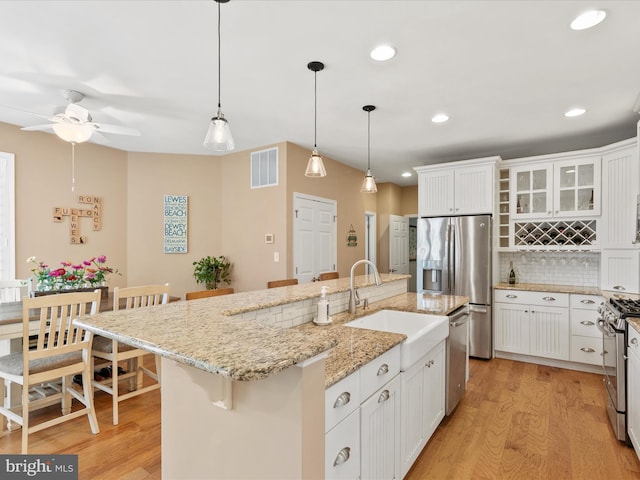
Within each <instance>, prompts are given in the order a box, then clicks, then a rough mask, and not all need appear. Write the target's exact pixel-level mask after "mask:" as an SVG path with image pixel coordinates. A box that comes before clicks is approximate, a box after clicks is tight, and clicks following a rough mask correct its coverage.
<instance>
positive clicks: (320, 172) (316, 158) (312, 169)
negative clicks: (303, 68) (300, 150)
mask: <svg viewBox="0 0 640 480" xmlns="http://www.w3.org/2000/svg"><path fill="white" fill-rule="evenodd" d="M307 68H308V69H309V70H311V71H312V72H313V82H314V90H313V91H314V97H313V98H314V103H313V152H312V153H311V156H310V157H309V162H308V163H307V170H306V171H305V172H304V176H305V177H326V176H327V171H326V170H325V168H324V163H323V162H322V157H321V156H320V154H319V153H318V148H317V144H316V138H317V134H318V72H319V71H320V70H322V69H323V68H324V63H322V62H310V63H309V64H308V65H307Z"/></svg>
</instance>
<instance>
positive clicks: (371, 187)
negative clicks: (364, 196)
mask: <svg viewBox="0 0 640 480" xmlns="http://www.w3.org/2000/svg"><path fill="white" fill-rule="evenodd" d="M377 191H378V187H377V186H376V181H375V180H374V179H373V175H372V174H371V170H367V174H366V175H365V177H364V180H363V181H362V187H360V192H362V193H376V192H377Z"/></svg>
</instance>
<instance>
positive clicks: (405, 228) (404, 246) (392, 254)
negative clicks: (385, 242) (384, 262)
mask: <svg viewBox="0 0 640 480" xmlns="http://www.w3.org/2000/svg"><path fill="white" fill-rule="evenodd" d="M389 273H406V274H408V273H409V218H407V217H400V216H398V215H389Z"/></svg>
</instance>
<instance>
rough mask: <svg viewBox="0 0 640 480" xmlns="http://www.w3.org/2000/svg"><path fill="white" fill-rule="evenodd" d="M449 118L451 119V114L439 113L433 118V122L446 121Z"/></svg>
mask: <svg viewBox="0 0 640 480" xmlns="http://www.w3.org/2000/svg"><path fill="white" fill-rule="evenodd" d="M447 120H449V115H447V114H446V113H438V114H437V115H434V116H433V117H432V118H431V121H432V122H433V123H444V122H446V121H447Z"/></svg>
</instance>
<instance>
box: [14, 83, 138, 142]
mask: <svg viewBox="0 0 640 480" xmlns="http://www.w3.org/2000/svg"><path fill="white" fill-rule="evenodd" d="M62 94H63V96H64V98H65V99H66V100H67V101H68V102H69V104H68V105H67V107H66V108H65V110H64V112H63V113H58V114H56V115H54V116H53V117H46V116H44V115H40V114H37V113H31V112H28V113H30V114H32V115H36V116H38V117H42V118H46V119H47V120H49V121H50V122H51V123H49V124H45V125H34V126H32V127H24V128H22V129H21V130H26V131H34V130H36V131H38V130H39V131H51V130H53V132H54V133H55V134H56V135H57V136H58V137H60V138H61V139H62V140H64V141H66V142H69V143H82V142H86V141H87V140H89V139H90V138H91V136H92V135H93V134H96V133H97V134H100V133H110V134H115V135H132V136H139V135H140V132H139V131H138V130H136V129H135V128H130V127H122V126H119V125H107V124H104V123H97V122H93V121H92V118H91V114H90V113H89V110H87V109H86V108H84V107H83V106H81V105H78V102H80V101H81V100H82V99H83V98H84V97H85V96H84V94H83V93H80V92H78V91H76V90H63V91H62Z"/></svg>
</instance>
